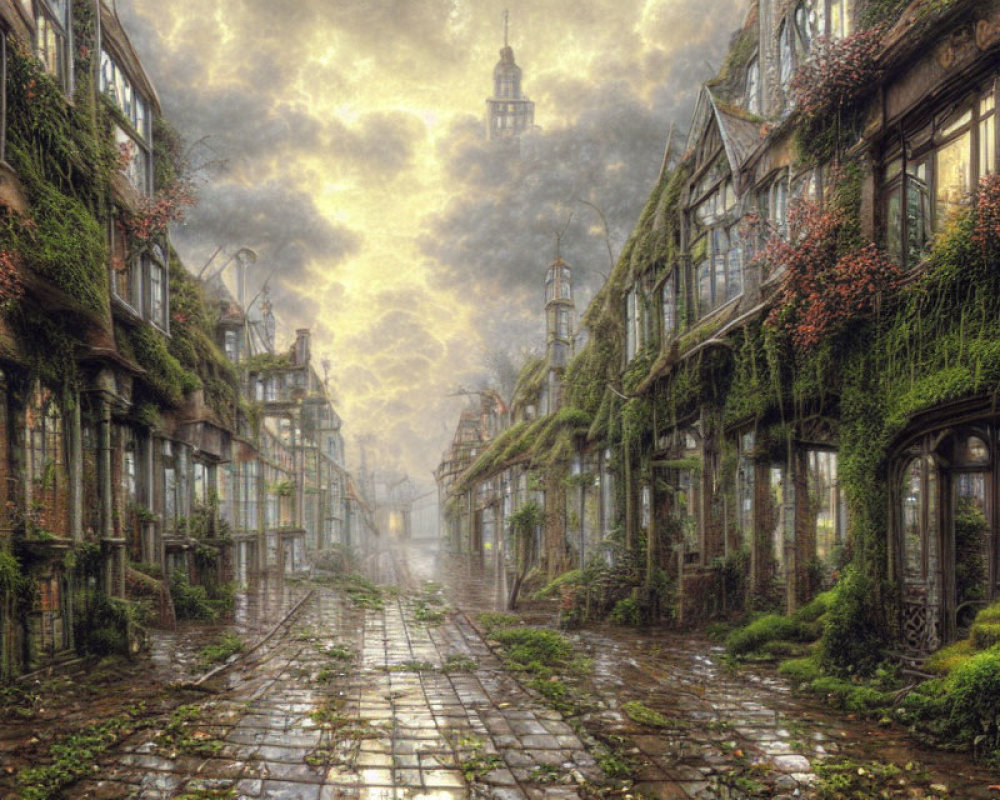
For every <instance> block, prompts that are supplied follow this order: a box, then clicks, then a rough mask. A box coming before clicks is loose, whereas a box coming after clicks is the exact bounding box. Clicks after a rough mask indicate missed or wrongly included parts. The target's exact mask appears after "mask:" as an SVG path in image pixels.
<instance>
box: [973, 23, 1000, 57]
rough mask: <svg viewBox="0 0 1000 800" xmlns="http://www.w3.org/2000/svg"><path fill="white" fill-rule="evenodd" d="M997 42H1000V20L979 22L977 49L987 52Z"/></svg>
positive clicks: (977, 27)
mask: <svg viewBox="0 0 1000 800" xmlns="http://www.w3.org/2000/svg"><path fill="white" fill-rule="evenodd" d="M997 41H1000V20H991V19H981V20H979V21H978V22H977V23H976V47H978V48H979V49H980V50H987V49H989V48H990V47H992V46H993V45H995V44H996V43H997Z"/></svg>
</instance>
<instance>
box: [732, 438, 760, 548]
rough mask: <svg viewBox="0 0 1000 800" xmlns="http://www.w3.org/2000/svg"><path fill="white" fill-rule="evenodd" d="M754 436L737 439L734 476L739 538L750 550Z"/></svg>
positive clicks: (754, 469) (755, 477) (754, 476)
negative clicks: (737, 453) (737, 459)
mask: <svg viewBox="0 0 1000 800" xmlns="http://www.w3.org/2000/svg"><path fill="white" fill-rule="evenodd" d="M755 442H756V436H755V434H754V432H753V431H747V432H746V433H744V434H742V435H741V436H740V439H739V448H740V449H739V454H740V455H739V465H738V467H737V474H736V492H737V503H738V505H739V508H738V509H737V515H738V519H739V524H740V538H741V541H742V545H743V547H746V548H748V549H749V548H750V546H751V544H752V542H753V531H754V518H753V497H754V491H755V486H756V483H757V480H756V479H757V476H756V466H755V464H754V460H753V453H754V447H755Z"/></svg>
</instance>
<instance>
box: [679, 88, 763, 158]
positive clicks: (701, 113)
mask: <svg viewBox="0 0 1000 800" xmlns="http://www.w3.org/2000/svg"><path fill="white" fill-rule="evenodd" d="M744 114H745V112H744V111H743V110H742V109H739V108H735V107H733V106H727V105H725V104H724V103H721V102H720V101H719V100H718V99H716V97H715V95H713V94H712V91H711V90H710V89H709V88H708V87H707V86H702V87H701V93H700V94H699V95H698V103H697V105H696V106H695V109H694V118H693V119H692V120H691V130H690V132H689V133H688V141H687V149H688V150H692V149H693V148H694V147H695V146H696V145H697V144H698V142H699V140H700V139H701V137H702V136H704V135H705V131H706V130H708V127H709V125H711V124H712V122H713V121H714V122H715V124H716V125H717V126H718V128H719V136H720V137H721V138H722V145H723V148H724V149H725V151H726V159H727V160H728V161H729V169H730V170H731V171H732V173H733V174H734V175H736V174H738V173H739V171H740V168H741V167H742V166H743V165H744V164H745V163H746V162H747V159H749V158H750V156H751V155H752V154H753V152H754V151H755V150H756V149H757V148H758V147H759V146H760V144H761V141H762V139H761V135H760V126H761V123H760V122H759V121H755V120H753V119H747V118H746V117H745V116H744Z"/></svg>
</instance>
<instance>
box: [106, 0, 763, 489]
mask: <svg viewBox="0 0 1000 800" xmlns="http://www.w3.org/2000/svg"><path fill="white" fill-rule="evenodd" d="M117 2H118V9H119V13H120V15H121V17H122V20H123V22H124V23H125V26H126V28H127V29H128V30H129V31H130V33H131V35H132V38H133V41H134V44H135V46H136V49H137V50H138V51H139V55H140V57H141V58H142V59H143V61H144V63H145V65H146V68H147V71H148V72H149V74H150V77H151V79H152V81H153V83H154V85H155V86H156V87H157V90H158V92H159V95H160V100H161V103H162V106H163V110H164V114H165V115H166V116H167V117H168V118H169V119H170V120H171V121H172V122H173V123H174V125H175V127H177V128H178V129H179V130H180V132H181V133H182V134H183V136H184V137H185V139H186V140H187V142H188V143H189V144H191V146H192V151H191V152H192V158H193V160H194V161H195V162H196V163H200V164H208V165H210V166H212V169H211V171H210V175H211V178H210V179H209V180H206V181H205V182H204V183H203V185H202V186H201V189H200V203H199V206H198V207H197V208H196V209H195V210H193V211H192V212H191V213H190V215H189V219H188V221H187V222H186V223H185V225H184V226H183V227H181V228H178V229H177V230H176V231H175V236H174V238H175V243H176V244H177V245H178V248H179V249H180V251H181V253H182V255H183V256H184V257H185V260H186V261H187V263H188V265H189V267H190V268H192V269H193V271H197V270H198V269H200V267H201V265H202V264H203V263H204V262H205V261H206V260H207V259H208V258H209V256H211V255H212V253H213V251H214V250H215V249H216V248H217V247H219V246H222V247H223V248H224V252H225V253H228V254H231V253H233V252H235V251H236V250H237V249H238V248H240V247H250V248H253V249H254V250H256V251H257V252H258V254H259V256H260V257H259V259H258V261H257V264H256V265H255V267H254V272H253V274H252V276H251V291H250V294H251V296H252V295H253V293H254V292H255V291H256V289H257V288H258V287H259V286H260V285H261V284H262V283H263V281H264V280H265V279H266V278H267V277H268V275H269V274H271V272H272V270H273V271H274V274H273V277H272V278H271V283H270V285H271V287H272V289H273V292H272V296H273V297H274V299H275V310H276V312H277V314H278V317H279V329H278V331H279V344H287V343H290V341H291V337H292V336H293V332H294V330H295V328H298V327H310V328H311V329H312V331H313V337H314V338H313V341H314V345H313V352H314V354H315V355H316V356H318V357H327V358H329V359H330V361H331V363H332V368H331V386H332V387H333V388H334V390H335V392H336V396H337V401H338V408H339V409H340V411H341V414H342V416H343V417H344V420H345V434H346V438H347V442H348V448H349V453H351V451H353V453H352V456H353V455H356V453H357V451H358V446H357V440H358V437H363V438H365V439H367V440H369V441H371V442H372V445H371V446H372V447H373V449H375V450H376V451H377V454H378V458H379V464H380V467H381V468H382V469H385V470H389V469H405V470H407V471H408V472H409V473H410V475H411V476H412V477H413V478H414V479H415V480H417V481H419V482H424V481H427V480H429V479H430V470H432V469H433V468H434V466H435V465H436V464H437V462H438V460H439V459H440V456H441V453H442V450H443V449H444V448H445V447H446V445H447V444H448V442H449V441H450V437H451V434H452V431H453V430H454V425H455V422H456V420H457V415H458V411H459V410H460V408H461V407H462V404H463V401H462V400H461V399H459V398H456V397H450V396H449V395H450V394H451V393H453V392H454V391H455V390H456V389H457V388H458V387H459V386H463V387H467V388H477V387H479V386H482V385H484V382H485V381H487V380H489V367H488V365H489V364H491V363H492V364H495V363H497V362H498V360H499V361H501V362H502V361H503V360H504V358H505V357H506V358H508V359H513V360H514V361H515V362H517V361H518V360H519V359H520V358H521V357H523V353H524V352H526V351H529V350H531V349H538V348H540V347H541V346H542V345H543V344H544V331H543V322H542V303H543V300H542V289H541V286H542V280H543V275H544V270H545V267H546V266H547V264H548V263H549V262H550V261H551V260H552V258H553V257H554V254H555V239H556V236H555V234H556V232H557V231H562V230H564V234H563V247H562V254H563V257H564V258H565V259H566V260H567V261H568V262H569V263H570V264H571V266H572V267H573V268H574V270H575V279H576V281H577V285H578V290H579V291H578V297H577V302H578V305H579V306H582V305H583V304H584V303H585V302H586V301H587V300H589V298H590V297H591V296H592V295H593V293H594V291H596V289H597V288H598V287H599V286H600V284H601V282H602V281H603V279H604V276H606V275H607V273H608V271H609V268H610V263H609V254H608V240H606V239H605V236H604V228H603V225H602V224H601V219H600V216H599V215H598V214H597V213H596V212H595V211H594V210H593V208H592V207H591V205H588V203H589V204H592V205H593V206H597V207H598V208H600V209H601V211H602V212H603V214H604V216H605V217H606V219H607V221H608V224H609V229H610V236H609V240H610V245H611V248H612V250H613V252H614V254H615V256H617V254H618V251H619V250H620V249H621V246H622V244H623V243H624V241H625V239H626V237H627V236H628V233H629V231H630V230H631V227H632V225H633V224H634V222H635V220H636V218H637V216H638V213H639V211H640V209H641V207H642V205H643V203H644V201H645V199H646V197H647V196H648V193H649V190H650V188H651V186H652V183H653V181H654V180H655V177H656V174H657V171H658V169H659V165H660V160H661V157H662V154H663V148H664V144H665V142H666V138H667V133H668V130H669V128H670V125H671V123H672V122H676V124H677V125H678V126H679V127H680V128H682V129H686V127H687V124H688V120H689V117H690V114H691V111H692V108H693V101H694V98H695V96H696V92H697V86H698V84H699V83H700V82H701V81H703V80H705V79H706V78H708V77H709V76H710V75H711V74H712V72H713V71H714V69H716V68H717V67H718V66H719V63H720V61H721V58H722V55H723V53H724V50H725V46H726V44H727V43H728V40H729V37H730V35H731V33H732V32H733V31H734V30H736V29H737V28H738V27H739V25H740V24H741V22H742V17H743V14H744V6H745V3H744V2H743V0H711V2H710V3H709V4H706V3H705V2H704V0H533V1H532V2H526V0H295V1H294V2H293V1H292V0H236V1H235V2H232V1H231V2H226V3H224V2H221V0H170V2H169V3H164V2H163V0H117ZM505 7H507V8H509V9H510V40H511V45H512V46H513V48H514V52H515V56H516V58H517V62H518V64H519V65H520V66H521V67H522V69H523V70H524V79H523V88H524V91H525V93H526V94H527V95H528V96H529V97H530V98H531V99H532V100H534V101H535V103H536V109H535V121H536V123H537V125H538V126H539V128H540V129H539V130H538V131H536V132H534V133H532V134H530V135H529V136H528V137H526V138H525V139H524V141H523V142H522V147H521V156H520V158H519V159H516V160H513V159H511V158H510V157H509V156H508V155H506V154H503V153H501V152H498V151H497V149H496V148H493V147H490V146H489V145H488V144H487V143H486V142H485V141H484V123H483V119H484V114H485V98H486V97H487V96H488V95H489V94H490V93H491V91H492V69H493V66H494V64H495V63H496V62H497V59H498V51H499V48H500V47H501V45H502V39H503V25H502V13H503V9H504V8H505ZM217 263H218V262H217Z"/></svg>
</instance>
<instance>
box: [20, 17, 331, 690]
mask: <svg viewBox="0 0 1000 800" xmlns="http://www.w3.org/2000/svg"><path fill="white" fill-rule="evenodd" d="M0 35H2V42H0V44H2V47H3V55H4V58H3V59H2V60H0V79H2V89H3V93H4V94H3V102H2V103H0V477H2V481H0V494H2V501H3V504H4V510H3V515H2V516H3V519H2V521H0V679H7V678H10V677H11V676H14V675H16V674H18V673H21V672H24V671H27V670H31V669H33V668H35V667H38V666H42V665H44V664H46V663H50V662H52V661H54V660H58V659H60V658H62V657H63V656H65V655H67V654H69V653H71V652H74V651H77V652H107V651H112V650H116V651H124V650H128V649H131V648H132V647H134V646H136V645H137V644H138V641H139V638H140V636H139V631H140V629H141V626H142V625H143V624H144V622H148V621H152V622H155V621H157V620H156V617H159V621H161V622H167V621H170V620H171V619H172V618H173V616H174V613H175V611H176V614H177V616H184V615H187V616H190V615H192V614H195V615H197V614H199V613H202V612H204V613H214V610H213V609H214V608H218V607H220V606H224V605H225V603H226V601H227V598H229V599H231V591H232V584H231V583H230V582H231V581H232V580H233V579H234V578H235V579H236V580H238V581H239V582H240V583H245V582H248V581H250V580H251V579H252V578H253V577H254V576H256V575H258V574H259V573H260V572H261V571H262V570H263V569H265V568H267V567H268V566H276V567H277V566H282V567H287V568H289V569H299V568H301V567H303V566H304V563H305V562H304V554H305V550H306V548H308V549H312V550H318V549H329V548H330V547H333V546H334V545H335V544H342V543H344V541H345V539H346V532H344V530H343V526H344V525H345V524H346V515H347V508H348V498H347V475H346V471H345V468H344V453H343V439H342V437H341V434H340V419H339V417H338V416H337V415H336V412H335V411H334V409H333V406H332V403H331V402H330V400H329V396H328V394H327V392H326V388H325V384H324V383H322V382H320V381H318V379H317V378H316V375H315V372H314V371H312V368H311V366H310V364H309V359H308V353H307V352H306V353H305V355H304V359H305V360H303V354H300V353H299V349H301V348H299V349H295V352H294V353H293V354H292V355H290V356H289V357H288V361H289V367H290V369H289V370H288V371H289V372H293V373H295V374H296V376H298V375H299V374H301V375H302V376H303V382H302V392H301V396H299V395H296V397H295V398H294V402H295V409H294V414H291V413H287V414H285V413H284V412H283V415H282V414H278V413H271V411H273V409H271V408H270V407H269V405H268V404H269V400H268V399H267V398H257V397H256V393H255V392H256V389H255V388H254V387H255V385H256V384H253V383H252V382H251V380H250V378H251V375H253V376H254V380H257V379H258V378H259V374H258V373H251V371H250V370H249V366H250V356H251V355H252V354H253V352H254V348H252V347H251V344H252V343H253V337H252V336H251V335H250V323H248V321H247V314H246V313H245V311H244V309H242V308H241V307H240V306H239V304H238V303H235V302H234V301H232V298H231V297H228V296H227V295H226V293H225V292H223V293H221V294H220V293H219V292H218V291H217V290H216V289H215V288H213V289H212V290H211V291H206V287H205V286H204V285H203V284H202V282H201V281H199V280H197V279H195V278H194V277H192V276H191V275H190V274H189V273H188V272H187V270H186V269H185V267H184V265H183V264H182V263H181V261H180V260H179V258H178V256H177V254H176V252H175V251H174V250H173V249H172V248H171V246H170V241H169V237H168V228H169V224H170V223H171V222H172V221H176V220H177V219H178V218H179V217H180V215H181V214H182V211H183V208H184V206H185V205H188V204H190V203H191V202H193V198H192V197H191V194H190V185H189V180H188V179H187V178H186V177H185V164H184V159H183V157H182V152H183V147H182V144H181V142H180V140H179V138H178V137H177V135H176V134H175V133H174V132H173V131H172V129H171V128H170V126H169V125H168V124H167V123H166V122H165V121H164V120H163V119H162V117H161V114H160V107H159V103H158V100H157V97H156V92H155V89H154V88H153V84H152V83H151V81H150V79H149V77H148V76H147V74H146V73H145V71H144V69H143V67H142V64H141V61H140V59H139V57H138V55H137V54H136V52H135V50H134V48H133V47H132V45H131V43H130V41H129V38H128V36H127V34H126V32H125V30H124V29H123V27H122V25H121V23H120V21H119V19H118V16H117V14H116V12H115V10H114V5H113V3H110V2H105V0H99V1H98V2H96V3H95V2H92V1H91V0H86V1H85V0H72V1H71V0H16V1H12V0H3V1H2V2H0ZM297 347H298V345H297ZM256 349H258V350H259V349H260V348H259V347H258V348H256ZM306 351H308V344H306ZM271 358H277V357H273V356H272V357H271ZM296 381H298V377H296ZM296 386H298V383H296ZM288 420H292V421H291V422H289V421H288ZM289 430H293V432H294V435H293V436H292V438H291V439H289V437H288V431H289ZM272 472H273V474H272ZM268 481H269V482H268ZM283 523H284V524H283ZM286 527H290V528H294V530H295V532H296V535H294V536H291V537H284V538H282V540H281V541H282V542H283V541H285V539H288V541H289V544H287V545H286V546H285V547H284V549H282V548H281V546H280V542H279V543H278V546H277V549H276V552H277V555H275V556H274V557H269V551H268V545H269V544H271V543H272V542H275V541H276V539H275V538H272V534H274V535H275V536H277V535H278V534H281V535H282V536H284V532H285V528H286ZM279 559H280V560H279ZM227 587H228V588H227ZM138 599H145V600H148V601H149V602H148V603H147V604H145V605H146V606H147V607H151V608H153V609H154V612H153V619H152V620H148V619H147V620H144V619H143V618H142V616H141V614H140V613H139V610H138V609H139V606H138V605H137V604H136V603H134V602H133V601H135V600H138ZM157 611H158V612H159V613H158V614H157V613H156V612H157Z"/></svg>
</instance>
